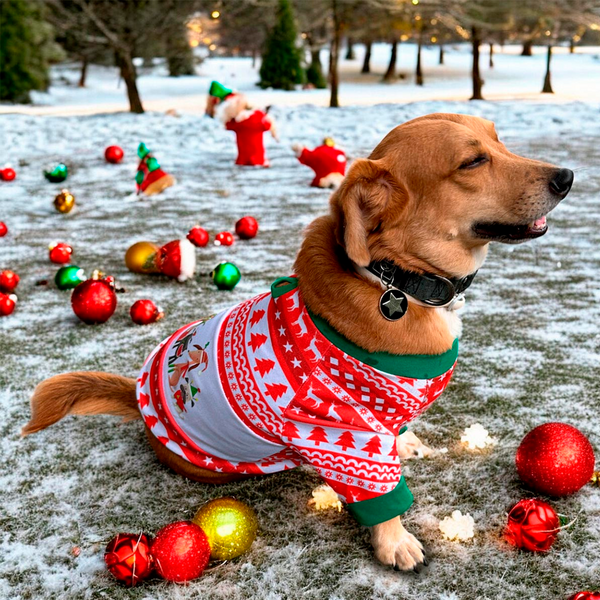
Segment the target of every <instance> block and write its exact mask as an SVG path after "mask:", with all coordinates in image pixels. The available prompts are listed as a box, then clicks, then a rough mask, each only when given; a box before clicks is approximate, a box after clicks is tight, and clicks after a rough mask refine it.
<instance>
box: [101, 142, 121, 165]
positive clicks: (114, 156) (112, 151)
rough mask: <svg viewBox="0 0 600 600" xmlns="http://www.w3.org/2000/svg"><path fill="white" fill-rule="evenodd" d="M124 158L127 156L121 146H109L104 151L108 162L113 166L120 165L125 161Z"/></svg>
mask: <svg viewBox="0 0 600 600" xmlns="http://www.w3.org/2000/svg"><path fill="white" fill-rule="evenodd" d="M123 156H125V153H124V152H123V148H120V147H119V146H109V147H108V148H107V149H106V150H105V151H104V158H105V159H106V162H109V163H112V164H113V165H116V164H117V163H120V162H121V161H122V160H123Z"/></svg>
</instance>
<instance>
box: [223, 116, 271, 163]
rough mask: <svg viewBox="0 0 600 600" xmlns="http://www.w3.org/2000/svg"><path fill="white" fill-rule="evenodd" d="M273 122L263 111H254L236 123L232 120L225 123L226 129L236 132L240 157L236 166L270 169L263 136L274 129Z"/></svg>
mask: <svg viewBox="0 0 600 600" xmlns="http://www.w3.org/2000/svg"><path fill="white" fill-rule="evenodd" d="M272 125H273V124H272V123H271V120H270V119H269V117H268V116H267V113H264V112H263V111H262V110H254V111H252V112H251V113H250V115H249V116H248V117H246V118H245V119H243V120H240V121H236V120H235V119H231V121H227V123H225V128H226V129H228V130H230V131H235V135H236V139H237V148H238V157H237V160H236V161H235V164H236V165H245V166H261V167H268V166H269V161H268V160H267V159H266V156H265V145H264V142H263V134H264V132H265V131H269V129H271V127H272Z"/></svg>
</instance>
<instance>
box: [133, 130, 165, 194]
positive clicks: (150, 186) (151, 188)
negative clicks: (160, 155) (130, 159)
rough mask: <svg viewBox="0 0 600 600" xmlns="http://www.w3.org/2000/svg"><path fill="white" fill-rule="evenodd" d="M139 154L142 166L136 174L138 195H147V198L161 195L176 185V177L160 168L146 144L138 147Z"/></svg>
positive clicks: (140, 165) (139, 166)
mask: <svg viewBox="0 0 600 600" xmlns="http://www.w3.org/2000/svg"><path fill="white" fill-rule="evenodd" d="M137 153H138V156H139V157H140V164H139V165H138V170H137V173H136V174H135V183H136V187H137V193H138V194H145V195H146V196H152V195H153V194H160V192H162V191H163V190H165V189H167V188H168V187H171V186H172V185H173V184H174V183H175V179H174V177H173V176H172V175H169V174H168V173H166V172H165V171H163V170H162V169H161V168H160V165H159V164H158V161H157V160H156V158H154V156H153V155H152V153H151V152H150V150H148V148H147V146H146V144H144V143H143V142H142V143H141V144H140V145H139V146H138V151H137Z"/></svg>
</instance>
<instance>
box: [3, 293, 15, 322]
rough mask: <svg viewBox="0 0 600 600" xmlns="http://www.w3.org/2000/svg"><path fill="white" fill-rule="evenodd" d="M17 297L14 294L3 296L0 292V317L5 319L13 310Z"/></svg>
mask: <svg viewBox="0 0 600 600" xmlns="http://www.w3.org/2000/svg"><path fill="white" fill-rule="evenodd" d="M16 304H17V297H16V296H15V295H14V294H3V293H2V292H0V317H7V316H8V315H10V314H11V313H12V311H13V310H15V305H16Z"/></svg>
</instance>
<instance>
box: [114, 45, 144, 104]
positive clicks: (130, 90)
mask: <svg viewBox="0 0 600 600" xmlns="http://www.w3.org/2000/svg"><path fill="white" fill-rule="evenodd" d="M117 62H118V65H119V70H120V71H121V77H122V78H123V81H125V85H126V86H127V97H128V98H129V110H130V112H132V113H137V114H142V113H143V112H144V107H143V106H142V101H141V100H140V94H139V92H138V89H137V82H136V79H137V74H136V72H135V66H134V64H133V60H132V59H131V55H130V54H129V53H125V52H123V51H121V52H118V53H117Z"/></svg>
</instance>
